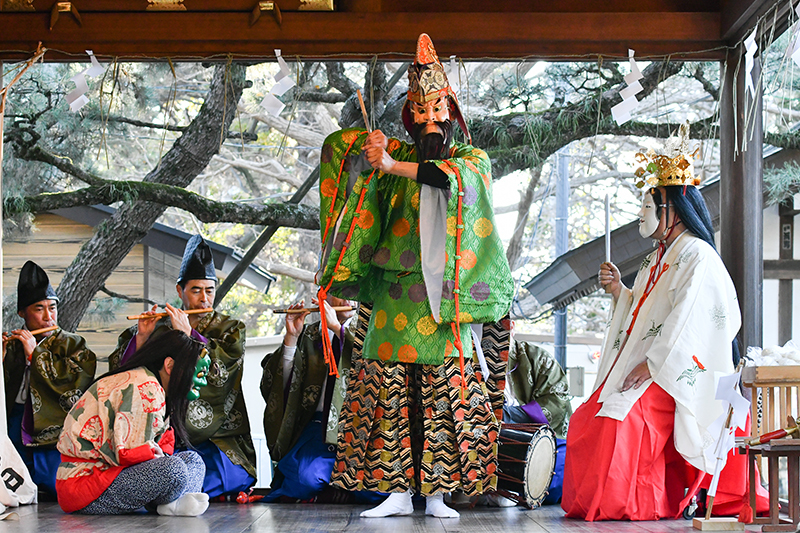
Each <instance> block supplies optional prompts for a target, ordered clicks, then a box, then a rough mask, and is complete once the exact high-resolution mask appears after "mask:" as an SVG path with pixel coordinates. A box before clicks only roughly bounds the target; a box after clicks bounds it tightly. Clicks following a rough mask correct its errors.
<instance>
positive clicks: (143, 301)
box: [100, 285, 161, 305]
mask: <svg viewBox="0 0 800 533" xmlns="http://www.w3.org/2000/svg"><path fill="white" fill-rule="evenodd" d="M100 292H103V293H105V294H107V295H109V296H111V297H112V298H117V299H118V300H125V301H126V302H131V303H134V304H149V305H161V304H159V303H158V302H157V301H155V300H151V299H150V298H139V297H137V296H128V295H127V294H122V293H119V292H114V291H112V290H111V289H109V288H108V287H106V286H105V285H103V286H102V287H100Z"/></svg>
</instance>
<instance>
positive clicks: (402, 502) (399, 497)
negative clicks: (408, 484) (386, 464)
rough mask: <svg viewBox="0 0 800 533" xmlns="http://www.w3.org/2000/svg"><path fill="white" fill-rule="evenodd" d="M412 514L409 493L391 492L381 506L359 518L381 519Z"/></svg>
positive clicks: (369, 510) (365, 512) (412, 509)
mask: <svg viewBox="0 0 800 533" xmlns="http://www.w3.org/2000/svg"><path fill="white" fill-rule="evenodd" d="M413 512H414V506H413V505H412V504H411V491H410V490H408V491H406V492H393V493H391V494H389V497H388V498H386V499H385V500H384V501H383V503H382V504H380V505H379V506H377V507H374V508H372V509H368V510H366V511H364V512H363V513H361V518H383V517H386V516H404V515H409V514H411V513H413Z"/></svg>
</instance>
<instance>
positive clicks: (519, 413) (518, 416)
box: [503, 404, 567, 505]
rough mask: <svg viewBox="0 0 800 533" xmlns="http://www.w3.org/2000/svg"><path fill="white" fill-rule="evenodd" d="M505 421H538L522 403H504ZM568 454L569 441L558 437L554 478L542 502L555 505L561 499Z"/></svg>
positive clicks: (528, 422)
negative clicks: (529, 414)
mask: <svg viewBox="0 0 800 533" xmlns="http://www.w3.org/2000/svg"><path fill="white" fill-rule="evenodd" d="M503 421H505V422H511V423H514V424H532V423H536V422H535V421H534V420H532V419H531V417H530V416H528V414H527V412H526V411H525V410H524V409H523V408H522V406H520V405H515V406H511V405H508V404H506V405H504V406H503ZM566 455H567V441H566V440H564V439H556V467H555V472H554V473H553V480H552V481H551V482H550V488H549V489H548V494H547V497H546V498H545V499H544V502H542V503H543V504H544V505H554V504H557V503H558V502H560V501H561V492H562V490H563V487H564V457H565V456H566Z"/></svg>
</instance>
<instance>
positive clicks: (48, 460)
mask: <svg viewBox="0 0 800 533" xmlns="http://www.w3.org/2000/svg"><path fill="white" fill-rule="evenodd" d="M23 413H24V406H23V405H22V404H19V403H17V404H14V407H12V408H11V416H9V418H8V438H10V439H11V442H13V443H14V447H15V448H16V449H17V452H18V453H19V455H20V457H22V461H23V462H24V463H25V466H26V467H27V468H28V472H29V473H30V475H31V479H33V482H34V483H36V485H37V486H38V487H39V489H41V490H45V491H47V492H48V493H50V494H51V495H52V496H56V470H58V465H60V464H61V453H60V452H59V451H58V450H56V449H55V448H54V447H52V446H47V447H32V446H25V445H24V444H23V443H22V415H23Z"/></svg>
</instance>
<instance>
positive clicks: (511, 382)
mask: <svg viewBox="0 0 800 533" xmlns="http://www.w3.org/2000/svg"><path fill="white" fill-rule="evenodd" d="M511 333H512V342H511V343H510V345H509V350H508V373H507V376H508V377H507V379H506V388H505V403H504V404H503V423H504V424H506V423H512V424H548V425H549V426H550V428H551V429H552V430H553V432H554V433H555V435H556V449H557V452H558V454H557V456H556V466H555V473H554V474H553V480H552V481H551V482H550V488H549V489H548V496H547V498H545V500H544V502H543V503H544V504H545V505H547V504H555V503H558V502H559V501H561V487H562V485H563V484H564V456H565V454H566V448H567V444H566V443H567V441H566V438H567V428H568V426H569V417H570V415H572V406H571V405H570V403H569V399H570V397H569V383H568V381H567V375H566V373H565V372H564V369H562V368H561V365H559V364H558V362H556V360H555V358H554V357H553V356H552V355H551V354H550V353H549V352H548V351H547V350H545V349H544V348H541V347H539V346H536V345H534V344H531V343H529V342H524V341H517V340H514V339H513V333H514V326H513V322H512V326H511Z"/></svg>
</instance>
